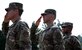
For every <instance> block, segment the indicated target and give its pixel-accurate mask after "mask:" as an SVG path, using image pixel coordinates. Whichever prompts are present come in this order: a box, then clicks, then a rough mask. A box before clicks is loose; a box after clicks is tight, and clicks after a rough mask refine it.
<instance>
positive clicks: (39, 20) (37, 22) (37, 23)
mask: <svg viewBox="0 0 82 50" xmlns="http://www.w3.org/2000/svg"><path fill="white" fill-rule="evenodd" d="M41 18H42V16H41V17H39V18H38V20H37V21H36V23H35V25H36V26H39V24H40V22H41Z"/></svg>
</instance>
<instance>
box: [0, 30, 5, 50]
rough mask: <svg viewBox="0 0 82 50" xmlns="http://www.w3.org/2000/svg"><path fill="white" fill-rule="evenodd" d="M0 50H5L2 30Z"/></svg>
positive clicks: (0, 32) (0, 33)
mask: <svg viewBox="0 0 82 50" xmlns="http://www.w3.org/2000/svg"><path fill="white" fill-rule="evenodd" d="M0 50H5V36H4V35H3V32H2V30H0Z"/></svg>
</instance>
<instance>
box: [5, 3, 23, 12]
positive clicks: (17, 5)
mask: <svg viewBox="0 0 82 50" xmlns="http://www.w3.org/2000/svg"><path fill="white" fill-rule="evenodd" d="M10 9H20V10H23V4H22V3H19V2H12V3H10V4H9V7H8V8H6V9H5V10H6V11H8V10H10Z"/></svg>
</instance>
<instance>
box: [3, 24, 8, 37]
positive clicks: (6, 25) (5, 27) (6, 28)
mask: <svg viewBox="0 0 82 50" xmlns="http://www.w3.org/2000/svg"><path fill="white" fill-rule="evenodd" d="M8 29H9V22H8V23H5V22H3V23H2V32H3V35H5V36H6V35H7V32H8Z"/></svg>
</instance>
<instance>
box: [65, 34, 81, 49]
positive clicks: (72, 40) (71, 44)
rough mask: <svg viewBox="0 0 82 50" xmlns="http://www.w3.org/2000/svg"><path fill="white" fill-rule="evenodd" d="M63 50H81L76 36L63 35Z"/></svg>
mask: <svg viewBox="0 0 82 50" xmlns="http://www.w3.org/2000/svg"><path fill="white" fill-rule="evenodd" d="M64 42H65V50H81V44H80V41H79V39H78V38H77V37H76V36H71V35H65V36H64Z"/></svg>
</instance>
